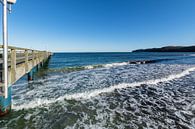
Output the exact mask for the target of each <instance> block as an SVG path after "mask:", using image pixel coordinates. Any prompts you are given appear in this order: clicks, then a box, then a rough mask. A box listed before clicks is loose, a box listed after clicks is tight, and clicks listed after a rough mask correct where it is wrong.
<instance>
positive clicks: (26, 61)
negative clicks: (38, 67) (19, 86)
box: [25, 50, 28, 72]
mask: <svg viewBox="0 0 195 129" xmlns="http://www.w3.org/2000/svg"><path fill="white" fill-rule="evenodd" d="M25 71H26V72H28V50H25Z"/></svg>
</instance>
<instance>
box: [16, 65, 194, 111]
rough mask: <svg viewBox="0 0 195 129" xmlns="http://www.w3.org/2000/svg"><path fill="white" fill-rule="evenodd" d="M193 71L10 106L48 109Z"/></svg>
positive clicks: (177, 77) (179, 76) (185, 74)
mask: <svg viewBox="0 0 195 129" xmlns="http://www.w3.org/2000/svg"><path fill="white" fill-rule="evenodd" d="M194 71H195V67H191V68H188V69H186V70H184V71H182V72H180V73H178V74H172V75H169V76H167V77H163V78H159V79H151V80H146V81H141V82H133V83H120V84H118V85H113V86H110V87H106V88H102V89H95V90H92V91H86V92H81V93H74V94H66V95H64V96H61V97H58V98H55V99H42V98H39V99H34V100H32V101H30V102H27V103H24V104H21V105H12V107H13V109H14V110H22V109H32V108H36V107H48V106H49V105H50V104H52V103H56V102H63V101H64V100H72V99H74V100H86V99H91V98H93V97H96V96H99V95H103V94H104V93H110V92H113V91H114V90H117V89H125V88H129V87H135V86H141V85H143V84H146V85H157V84H158V83H160V82H169V81H172V80H175V79H179V78H181V77H184V76H187V75H189V74H190V73H191V72H194Z"/></svg>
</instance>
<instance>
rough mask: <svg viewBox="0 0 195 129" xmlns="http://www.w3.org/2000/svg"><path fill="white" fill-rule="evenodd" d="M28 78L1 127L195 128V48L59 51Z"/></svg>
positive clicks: (16, 87)
mask: <svg viewBox="0 0 195 129" xmlns="http://www.w3.org/2000/svg"><path fill="white" fill-rule="evenodd" d="M134 60H156V63H151V64H129V61H134ZM26 80H27V77H26V76H24V77H23V78H21V79H20V80H19V81H18V82H17V83H16V84H14V85H13V86H12V100H13V101H12V109H13V110H12V112H11V113H10V114H8V115H7V116H5V117H1V118H0V128H14V129H15V128H18V129H20V128H21V129H22V128H36V129H50V128H51V129H64V128H70V129H72V128H75V129H77V128H86V129H98V128H100V129H103V128H109V129H113V128H114V129H117V128H118V129H131V128H132V129H142V128H146V129H148V128H154V129H166V128H171V129H174V128H186V129H194V128H195V54H194V53H130V52H129V53H54V55H53V56H52V57H51V59H50V61H49V63H48V64H47V65H46V66H45V67H44V68H42V69H41V70H40V71H39V72H38V73H36V74H35V78H34V81H31V82H27V81H26Z"/></svg>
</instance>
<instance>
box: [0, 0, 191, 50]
mask: <svg viewBox="0 0 195 129" xmlns="http://www.w3.org/2000/svg"><path fill="white" fill-rule="evenodd" d="M0 14H1V13H0ZM1 16H2V14H1ZM0 20H1V18H0ZM1 27H2V26H1ZM1 30H2V29H1ZM1 42H2V36H1ZM194 43H195V0H18V1H17V3H16V4H15V5H14V6H13V13H12V14H10V15H9V44H10V45H13V46H20V47H28V48H33V49H41V50H43V49H44V50H51V51H64V52H93V51H120V52H121V51H122V52H123V51H131V50H134V49H138V48H148V47H161V46H165V45H193V44H194Z"/></svg>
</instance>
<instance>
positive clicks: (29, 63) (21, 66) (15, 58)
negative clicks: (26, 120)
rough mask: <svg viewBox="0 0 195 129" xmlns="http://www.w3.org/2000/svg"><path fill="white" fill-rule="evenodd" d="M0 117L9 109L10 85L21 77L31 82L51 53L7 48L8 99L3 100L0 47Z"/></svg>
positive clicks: (0, 52)
mask: <svg viewBox="0 0 195 129" xmlns="http://www.w3.org/2000/svg"><path fill="white" fill-rule="evenodd" d="M0 50H2V51H0V116H1V115H3V114H6V113H7V112H8V111H9V109H11V85H12V84H14V83H15V82H16V81H17V80H19V79H20V78H21V77H22V76H24V75H26V74H27V75H28V80H33V73H34V72H36V71H37V70H38V69H39V68H40V67H42V66H43V65H44V63H45V62H46V61H47V60H48V59H49V58H50V56H51V55H52V53H51V52H47V51H39V50H32V49H27V48H19V47H13V46H8V84H9V89H8V94H9V97H8V98H4V77H3V56H2V55H3V46H2V45H0Z"/></svg>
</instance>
